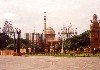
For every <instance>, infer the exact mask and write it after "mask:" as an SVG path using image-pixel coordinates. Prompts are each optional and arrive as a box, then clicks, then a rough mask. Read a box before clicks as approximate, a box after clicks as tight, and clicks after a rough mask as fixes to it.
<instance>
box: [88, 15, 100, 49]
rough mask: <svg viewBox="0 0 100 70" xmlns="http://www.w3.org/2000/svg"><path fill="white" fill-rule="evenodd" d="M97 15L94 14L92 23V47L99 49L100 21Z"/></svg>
mask: <svg viewBox="0 0 100 70" xmlns="http://www.w3.org/2000/svg"><path fill="white" fill-rule="evenodd" d="M97 18H98V17H97V15H96V14H94V15H93V19H92V20H91V23H92V24H91V25H90V48H91V49H93V48H96V49H98V48H99V47H100V21H99V20H97Z"/></svg>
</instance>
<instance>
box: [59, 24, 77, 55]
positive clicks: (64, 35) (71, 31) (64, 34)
mask: <svg viewBox="0 0 100 70" xmlns="http://www.w3.org/2000/svg"><path fill="white" fill-rule="evenodd" d="M58 35H60V38H61V41H62V49H61V53H63V43H64V41H65V40H67V39H68V38H71V37H72V36H74V35H77V28H72V25H71V24H70V26H68V27H65V26H64V25H63V28H62V29H61V32H58Z"/></svg>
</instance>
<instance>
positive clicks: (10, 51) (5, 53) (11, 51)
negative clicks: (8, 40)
mask: <svg viewBox="0 0 100 70" xmlns="http://www.w3.org/2000/svg"><path fill="white" fill-rule="evenodd" d="M13 54H14V50H0V55H3V56H6V55H13Z"/></svg>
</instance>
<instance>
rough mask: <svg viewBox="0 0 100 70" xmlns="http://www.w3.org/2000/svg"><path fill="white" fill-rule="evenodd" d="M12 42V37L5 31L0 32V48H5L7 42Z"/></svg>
mask: <svg viewBox="0 0 100 70" xmlns="http://www.w3.org/2000/svg"><path fill="white" fill-rule="evenodd" d="M11 43H13V39H12V38H10V37H9V36H8V35H6V34H5V33H0V49H2V50H3V49H6V47H7V45H8V44H11Z"/></svg>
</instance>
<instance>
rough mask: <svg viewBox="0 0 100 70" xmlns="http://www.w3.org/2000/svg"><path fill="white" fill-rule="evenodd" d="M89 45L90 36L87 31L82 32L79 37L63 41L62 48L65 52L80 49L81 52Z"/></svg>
mask: <svg viewBox="0 0 100 70" xmlns="http://www.w3.org/2000/svg"><path fill="white" fill-rule="evenodd" d="M89 45H90V34H89V30H88V31H85V32H83V33H82V34H80V35H77V36H73V37H72V38H69V39H67V40H66V41H65V43H64V46H65V47H66V49H67V50H76V49H77V48H80V49H81V50H83V48H88V47H89Z"/></svg>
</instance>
